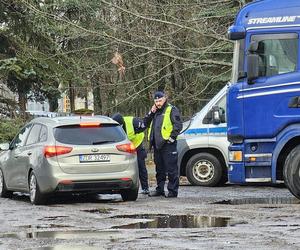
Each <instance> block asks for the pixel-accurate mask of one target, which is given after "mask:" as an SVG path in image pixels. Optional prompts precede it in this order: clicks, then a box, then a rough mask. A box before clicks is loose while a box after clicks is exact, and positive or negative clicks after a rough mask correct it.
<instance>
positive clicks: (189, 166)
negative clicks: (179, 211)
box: [177, 86, 229, 187]
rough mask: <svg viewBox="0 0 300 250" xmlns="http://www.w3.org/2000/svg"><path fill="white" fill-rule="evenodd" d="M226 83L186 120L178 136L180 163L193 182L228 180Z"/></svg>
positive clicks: (197, 183) (213, 184)
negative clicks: (199, 109)
mask: <svg viewBox="0 0 300 250" xmlns="http://www.w3.org/2000/svg"><path fill="white" fill-rule="evenodd" d="M226 89H227V86H224V87H223V89H222V90H220V92H219V93H218V94H217V95H215V96H214V97H213V98H212V99H211V100H210V101H209V102H208V103H207V104H206V105H205V106H204V107H203V109H202V110H201V111H200V112H198V113H196V114H195V115H194V116H193V117H192V118H191V119H190V120H189V121H187V122H185V123H184V124H183V125H184V128H183V130H182V132H181V134H180V135H179V136H178V140H177V149H178V166H179V170H180V175H181V176H186V177H187V179H188V180H189V182H190V183H191V184H192V185H199V186H210V187H212V186H218V185H222V184H224V183H226V182H227V162H228V146H229V142H228V141H227V124H226Z"/></svg>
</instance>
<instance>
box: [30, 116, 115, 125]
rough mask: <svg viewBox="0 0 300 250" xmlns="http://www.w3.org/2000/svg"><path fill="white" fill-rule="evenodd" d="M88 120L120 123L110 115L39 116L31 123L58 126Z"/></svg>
mask: <svg viewBox="0 0 300 250" xmlns="http://www.w3.org/2000/svg"><path fill="white" fill-rule="evenodd" d="M86 122H99V123H106V124H118V123H117V122H116V121H114V120H113V119H111V118H109V117H108V116H102V115H97V116H60V117H54V118H51V117H38V118H34V119H32V120H31V121H30V123H42V124H45V125H47V126H51V127H58V126H64V125H76V124H80V123H86Z"/></svg>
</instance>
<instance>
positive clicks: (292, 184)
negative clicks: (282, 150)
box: [283, 145, 300, 199]
mask: <svg viewBox="0 0 300 250" xmlns="http://www.w3.org/2000/svg"><path fill="white" fill-rule="evenodd" d="M299 171H300V145H298V146H297V147H295V148H294V149H293V150H292V151H291V152H290V153H289V154H288V157H287V158H286V161H285V164H284V167H283V178H284V183H285V184H286V186H287V187H288V189H289V190H290V191H291V193H292V194H293V195H295V196H296V197H297V198H298V199H300V172H299Z"/></svg>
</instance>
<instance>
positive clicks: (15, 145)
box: [10, 124, 31, 148]
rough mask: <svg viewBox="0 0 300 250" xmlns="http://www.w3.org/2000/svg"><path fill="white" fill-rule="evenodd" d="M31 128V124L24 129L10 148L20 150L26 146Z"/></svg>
mask: <svg viewBox="0 0 300 250" xmlns="http://www.w3.org/2000/svg"><path fill="white" fill-rule="evenodd" d="M30 128H31V124H28V125H27V126H25V127H23V128H22V129H21V131H20V132H19V134H17V135H16V137H15V138H14V140H13V141H12V142H11V144H10V148H18V147H22V146H24V145H25V142H26V138H27V135H28V133H29V131H30Z"/></svg>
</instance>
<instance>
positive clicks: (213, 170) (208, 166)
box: [186, 153, 224, 187]
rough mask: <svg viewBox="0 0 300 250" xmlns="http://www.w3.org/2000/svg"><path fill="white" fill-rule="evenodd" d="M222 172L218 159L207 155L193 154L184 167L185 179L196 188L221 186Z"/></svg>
mask: <svg viewBox="0 0 300 250" xmlns="http://www.w3.org/2000/svg"><path fill="white" fill-rule="evenodd" d="M223 172H224V171H223V168H222V165H221V163H220V161H219V160H218V158H217V157H215V156H214V155H212V154H209V153H198V154H195V155H194V156H192V157H191V158H190V159H189V161H188V163H187V166H186V177H187V179H188V180H189V182H190V183H191V184H192V185H196V186H207V187H214V186H217V185H220V184H222V180H223V179H224V178H222V177H223V176H222V175H223Z"/></svg>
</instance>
